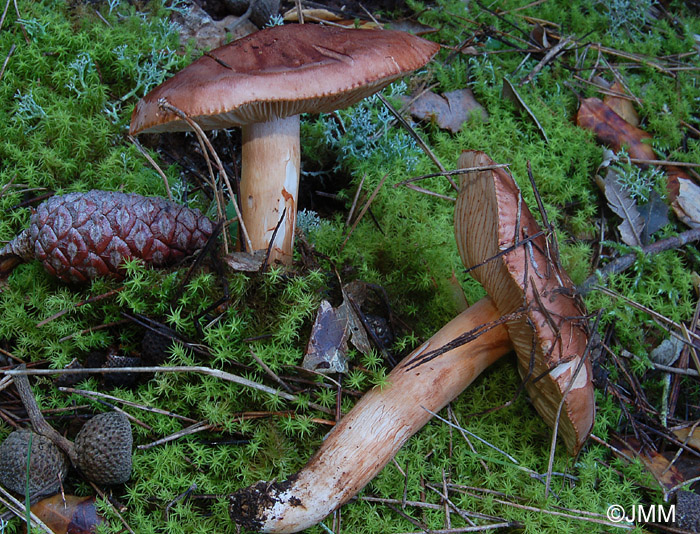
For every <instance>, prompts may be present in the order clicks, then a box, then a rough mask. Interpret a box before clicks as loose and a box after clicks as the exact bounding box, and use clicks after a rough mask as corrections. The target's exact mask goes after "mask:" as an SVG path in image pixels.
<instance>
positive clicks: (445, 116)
mask: <svg viewBox="0 0 700 534" xmlns="http://www.w3.org/2000/svg"><path fill="white" fill-rule="evenodd" d="M402 100H403V101H404V103H406V102H409V101H411V98H410V97H403V98H402ZM408 109H409V112H410V113H411V115H412V116H413V117H414V118H416V119H418V120H428V121H431V122H435V123H436V124H437V125H438V126H439V127H440V128H442V129H443V130H449V131H451V132H452V133H457V132H459V131H460V130H461V129H462V125H463V124H464V123H465V122H466V121H467V120H469V118H470V117H471V116H473V115H474V114H477V115H479V116H480V117H481V120H483V121H484V122H486V121H488V118H489V115H488V113H487V112H486V110H485V109H484V107H483V106H482V105H481V104H479V102H477V101H476V98H474V94H473V93H472V92H471V90H470V89H459V90H457V91H450V92H448V93H443V94H442V96H441V95H438V94H436V93H433V92H432V91H426V92H424V93H423V94H421V95H420V96H419V97H418V98H416V99H415V100H413V101H412V102H411V104H410V106H409V108H408Z"/></svg>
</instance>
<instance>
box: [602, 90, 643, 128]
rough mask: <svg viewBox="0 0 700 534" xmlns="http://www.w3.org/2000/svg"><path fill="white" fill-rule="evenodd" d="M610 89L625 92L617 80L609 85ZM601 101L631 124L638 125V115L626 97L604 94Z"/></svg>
mask: <svg viewBox="0 0 700 534" xmlns="http://www.w3.org/2000/svg"><path fill="white" fill-rule="evenodd" d="M610 90H611V91H614V92H616V93H620V94H627V91H626V90H625V88H624V87H623V86H622V84H620V83H619V82H617V81H616V82H615V83H614V84H612V85H611V86H610ZM603 103H604V104H605V105H606V106H608V107H609V108H610V109H612V110H613V111H614V112H615V113H617V114H618V115H619V116H620V117H622V118H623V119H624V120H625V121H627V122H628V123H629V124H631V125H632V126H635V127H637V126H639V115H638V114H637V110H636V109H635V107H634V103H633V102H632V101H631V100H629V99H628V98H622V97H619V96H612V95H605V98H603Z"/></svg>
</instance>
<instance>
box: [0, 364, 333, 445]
mask: <svg viewBox="0 0 700 534" xmlns="http://www.w3.org/2000/svg"><path fill="white" fill-rule="evenodd" d="M71 373H77V374H91V373H95V374H103V373H110V374H111V373H201V374H203V375H208V376H213V377H214V378H219V379H221V380H225V381H226V382H233V383H234V384H238V385H241V386H245V387H249V388H251V389H257V390H258V391H262V392H264V393H268V394H270V395H275V396H278V397H282V398H283V399H285V400H288V401H291V402H297V401H298V400H299V397H297V396H296V395H291V394H289V393H286V392H285V391H280V390H279V389H274V388H271V387H268V386H265V385H264V384H259V383H258V382H254V381H252V380H248V379H247V378H243V377H240V376H237V375H234V374H231V373H227V372H226V371H219V370H218V369H212V368H210V367H200V366H181V367H111V368H106V369H103V368H101V367H100V368H92V367H86V368H83V369H19V368H15V369H9V370H6V371H0V374H4V375H8V376H12V377H13V378H14V377H16V376H24V375H63V374H71ZM32 398H33V397H32ZM308 405H309V407H311V408H313V409H314V410H318V411H319V412H323V413H327V414H329V415H333V412H332V411H331V410H329V409H328V408H324V407H323V406H321V405H319V404H316V403H313V402H310V403H309V404H308ZM64 439H65V438H64Z"/></svg>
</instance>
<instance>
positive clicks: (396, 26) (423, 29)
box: [387, 19, 437, 37]
mask: <svg viewBox="0 0 700 534" xmlns="http://www.w3.org/2000/svg"><path fill="white" fill-rule="evenodd" d="M387 27H388V28H389V29H390V30H398V31H402V32H407V33H412V34H413V35H418V36H419V37H420V36H423V35H428V34H430V33H435V32H436V31H437V28H433V27H432V26H428V25H427V24H423V23H421V22H418V21H417V20H413V19H401V20H394V21H391V22H390V23H389V24H387Z"/></svg>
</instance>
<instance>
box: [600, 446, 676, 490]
mask: <svg viewBox="0 0 700 534" xmlns="http://www.w3.org/2000/svg"><path fill="white" fill-rule="evenodd" d="M625 441H626V442H627V443H626V444H625V443H624V442H622V441H620V440H613V442H612V445H613V446H614V447H615V449H617V451H619V452H620V453H622V454H617V453H616V454H617V456H618V457H621V458H623V459H630V458H631V459H634V458H639V459H640V460H641V461H642V463H643V464H644V466H645V467H646V468H647V470H648V471H649V472H650V473H651V474H652V475H653V477H654V478H655V479H656V481H657V482H658V483H659V485H660V486H661V487H662V488H664V489H666V490H670V489H672V488H675V487H676V486H678V485H679V484H682V483H683V481H684V480H685V478H684V477H683V474H682V473H681V472H680V471H679V470H678V469H677V468H676V466H674V465H671V462H670V460H669V459H667V458H666V457H665V456H664V455H663V454H661V453H658V452H656V451H654V450H644V451H642V450H641V449H642V447H641V445H640V444H639V441H637V440H636V439H635V438H633V437H627V438H625ZM630 447H632V448H630ZM622 455H624V456H622ZM625 457H626V458H625Z"/></svg>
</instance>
